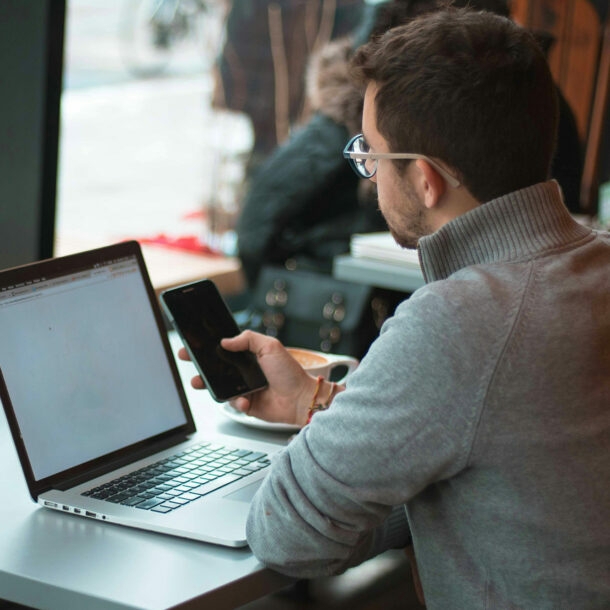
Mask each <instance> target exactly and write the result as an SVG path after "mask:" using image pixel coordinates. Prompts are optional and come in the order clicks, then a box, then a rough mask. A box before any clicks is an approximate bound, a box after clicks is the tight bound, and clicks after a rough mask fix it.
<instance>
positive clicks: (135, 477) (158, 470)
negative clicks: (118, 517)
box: [82, 442, 270, 513]
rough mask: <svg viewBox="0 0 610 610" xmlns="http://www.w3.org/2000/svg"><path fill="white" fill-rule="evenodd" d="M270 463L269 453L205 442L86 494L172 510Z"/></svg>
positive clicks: (156, 509)
mask: <svg viewBox="0 0 610 610" xmlns="http://www.w3.org/2000/svg"><path fill="white" fill-rule="evenodd" d="M269 464H270V462H269V458H268V456H267V454H266V453H261V452H258V451H249V450H247V449H236V448H234V447H225V446H223V445H213V444H212V443H207V442H204V443H200V444H198V445H195V446H193V447H189V448H188V449H186V450H185V451H182V452H180V453H177V454H175V455H173V456H171V457H168V458H165V459H163V460H160V461H158V462H155V463H154V464H150V465H149V466H146V467H144V468H141V469H140V470H136V471H135V472H130V473H129V474H128V475H125V476H122V477H119V478H118V479H114V480H113V481H110V482H109V483H104V485H100V486H99V487H95V488H94V489H90V490H88V491H85V492H84V493H83V494H82V495H83V496H88V497H90V498H96V499H98V500H105V501H107V502H114V503H115V504H125V505H127V506H135V507H136V508H141V509H142V510H151V511H154V512H157V513H169V512H170V511H172V510H176V509H177V508H180V507H181V506H184V505H185V504H188V503H189V502H193V501H195V500H197V499H199V498H201V497H202V496H205V495H206V494H209V493H211V492H213V491H215V490H217V489H220V488H221V487H224V486H225V485H229V483H233V482H235V481H238V480H239V479H241V478H243V477H247V476H248V475H251V474H252V473H254V472H258V471H259V470H262V469H263V468H267V466H269Z"/></svg>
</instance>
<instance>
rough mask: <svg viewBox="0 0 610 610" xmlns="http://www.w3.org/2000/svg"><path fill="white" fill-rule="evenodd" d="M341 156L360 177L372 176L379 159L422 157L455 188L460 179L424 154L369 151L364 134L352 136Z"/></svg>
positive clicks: (458, 184)
mask: <svg viewBox="0 0 610 610" xmlns="http://www.w3.org/2000/svg"><path fill="white" fill-rule="evenodd" d="M343 156H344V157H345V158H346V159H347V160H348V162H349V164H350V165H351V167H352V169H353V170H354V171H355V172H356V174H358V176H360V177H361V178H372V177H373V176H374V175H375V172H376V171H377V161H378V160H379V159H424V160H425V161H427V162H428V163H430V165H432V167H434V169H436V171H437V172H438V173H439V174H440V175H441V176H442V177H443V178H444V179H445V180H446V181H447V182H448V183H449V185H450V186H452V187H454V188H457V187H458V186H460V181H459V180H458V179H457V178H456V177H455V176H453V175H451V174H450V173H449V172H448V171H447V170H446V169H445V168H443V167H441V165H440V164H439V163H438V162H437V161H434V160H432V159H431V158H430V157H426V155H418V154H416V153H372V152H369V145H368V144H367V143H366V142H365V140H364V136H363V135H362V134H359V135H357V136H354V137H353V138H352V139H351V140H350V141H349V142H348V143H347V146H346V147H345V148H344V149H343Z"/></svg>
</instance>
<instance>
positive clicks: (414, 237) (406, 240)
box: [382, 183, 433, 249]
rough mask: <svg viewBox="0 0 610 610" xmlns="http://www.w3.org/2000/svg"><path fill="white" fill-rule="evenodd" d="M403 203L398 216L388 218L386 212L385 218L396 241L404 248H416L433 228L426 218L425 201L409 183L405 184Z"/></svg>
mask: <svg viewBox="0 0 610 610" xmlns="http://www.w3.org/2000/svg"><path fill="white" fill-rule="evenodd" d="M403 203H404V206H403V207H404V209H403V210H400V214H399V215H398V216H393V218H391V219H388V218H387V216H386V215H385V214H384V218H385V221H386V224H387V226H388V230H389V232H390V235H392V237H393V238H394V241H395V242H396V243H397V244H398V245H399V246H401V247H402V248H409V249H415V248H417V244H418V242H419V240H420V238H422V237H424V236H426V235H430V234H431V233H433V230H432V229H431V227H430V226H429V224H428V221H427V219H426V215H425V207H424V204H423V202H422V201H421V200H420V198H419V197H418V195H417V193H416V192H415V189H414V188H413V187H412V186H411V185H410V184H409V183H406V184H405V198H404V202H403ZM382 214H383V212H382Z"/></svg>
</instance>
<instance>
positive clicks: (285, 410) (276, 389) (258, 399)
mask: <svg viewBox="0 0 610 610" xmlns="http://www.w3.org/2000/svg"><path fill="white" fill-rule="evenodd" d="M221 345H222V347H223V348H224V349H226V350H228V351H230V352H240V351H251V352H253V353H254V354H255V355H256V357H257V359H258V363H259V364H260V367H261V368H262V369H263V372H264V373H265V377H267V381H268V382H269V386H268V387H267V388H266V389H265V390H260V391H258V392H255V393H253V394H249V395H247V396H241V397H239V398H236V399H235V400H232V401H231V404H232V406H233V407H234V408H235V409H237V410H238V411H241V412H242V413H246V414H248V415H252V416H254V417H258V418H259V419H264V420H266V421H269V422H282V423H288V424H296V425H299V426H304V425H305V423H306V421H307V416H308V411H309V407H310V406H311V400H312V398H313V395H314V393H315V391H316V379H315V378H314V377H312V376H311V375H309V374H308V373H306V372H305V371H304V370H303V368H302V367H301V365H300V364H299V363H298V362H297V361H296V360H295V359H294V358H293V357H292V356H291V355H290V354H289V353H288V351H287V350H286V348H285V347H284V346H283V345H282V344H281V343H280V342H279V341H278V340H277V339H275V338H274V337H268V336H267V335H262V334H260V333H256V332H253V331H251V330H246V331H244V332H243V333H241V334H239V335H237V336H236V337H231V338H230V339H223V340H222V342H221ZM178 357H179V358H180V359H181V360H189V356H188V354H187V352H186V350H185V349H184V348H180V350H179V351H178ZM191 385H192V386H193V387H194V388H196V389H204V388H205V384H204V382H203V380H202V379H201V377H200V376H199V375H197V376H196V377H193V379H192V380H191Z"/></svg>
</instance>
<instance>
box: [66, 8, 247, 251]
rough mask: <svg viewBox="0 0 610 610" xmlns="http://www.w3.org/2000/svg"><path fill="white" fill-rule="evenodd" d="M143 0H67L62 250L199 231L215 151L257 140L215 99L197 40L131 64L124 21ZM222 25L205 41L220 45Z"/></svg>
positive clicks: (211, 186)
mask: <svg viewBox="0 0 610 610" xmlns="http://www.w3.org/2000/svg"><path fill="white" fill-rule="evenodd" d="M139 4H142V3H141V2H140V0H68V6H67V17H66V41H65V60H64V93H63V96H62V115H61V135H60V151H59V174H58V197H57V222H56V254H64V253H67V252H70V251H73V250H76V249H82V248H88V247H94V246H97V245H101V244H104V243H109V242H111V241H116V240H120V239H124V238H128V237H144V236H146V237H149V236H153V235H158V234H160V233H164V234H167V235H169V236H180V235H184V234H189V235H190V234H197V235H203V233H204V230H205V227H204V224H203V221H202V219H201V211H202V209H203V206H204V202H205V201H206V200H208V199H209V197H210V196H211V195H212V194H213V193H214V192H215V190H216V189H217V188H218V185H216V184H215V183H214V179H215V176H216V173H215V171H214V169H215V162H216V159H217V156H218V154H219V151H225V152H227V151H228V152H229V153H237V154H241V155H242V156H247V153H248V151H249V148H250V146H251V139H252V135H251V129H250V124H249V121H248V120H247V119H246V118H245V117H243V116H241V115H235V114H230V113H219V112H215V111H213V110H212V109H211V108H210V98H211V93H212V88H213V82H212V77H211V74H210V70H209V67H210V62H211V60H212V59H211V58H212V56H213V55H212V52H211V51H210V49H209V48H207V49H206V50H205V52H204V51H202V42H201V40H199V41H197V40H194V39H190V40H187V41H186V42H185V43H184V44H183V45H182V46H179V47H177V48H175V49H174V52H173V53H172V55H171V57H170V60H169V63H168V65H167V67H165V69H164V70H163V71H162V72H161V73H160V74H156V75H153V76H150V77H146V78H144V77H140V76H135V75H134V74H133V73H132V72H130V71H129V69H128V67H133V66H130V62H131V63H132V64H133V63H134V62H136V61H137V59H138V58H137V57H135V58H134V49H133V40H131V46H130V39H129V36H126V35H125V28H126V20H127V19H128V17H129V15H130V13H129V11H130V9H133V8H134V7H137V6H138V5H139ZM217 23H218V24H219V23H220V20H217ZM212 26H213V27H214V25H213V24H212ZM216 29H217V30H218V26H216ZM218 34H219V32H218V31H214V30H208V33H207V34H206V36H207V37H206V40H207V42H208V47H209V46H214V47H215V48H218V44H220V37H219V35H218Z"/></svg>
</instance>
